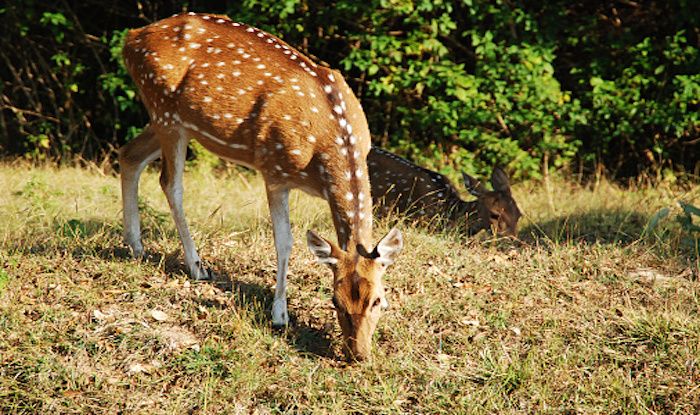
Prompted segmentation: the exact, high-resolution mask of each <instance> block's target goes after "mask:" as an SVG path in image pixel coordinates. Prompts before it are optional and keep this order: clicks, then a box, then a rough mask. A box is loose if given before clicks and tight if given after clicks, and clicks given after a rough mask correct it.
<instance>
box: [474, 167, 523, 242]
mask: <svg viewBox="0 0 700 415" xmlns="http://www.w3.org/2000/svg"><path fill="white" fill-rule="evenodd" d="M462 178H463V179H464V185H465V186H466V188H467V190H468V191H469V193H471V194H472V195H474V196H476V197H477V222H478V223H477V226H476V228H477V230H480V229H487V230H491V231H493V232H495V233H497V234H501V235H507V236H516V235H517V228H518V220H520V216H521V215H522V214H521V213H520V209H518V205H517V203H515V200H514V199H513V196H512V195H511V192H510V183H509V182H508V176H507V175H506V173H505V172H504V171H503V170H501V169H500V168H498V167H496V168H495V169H494V170H493V174H492V175H491V185H492V186H493V191H491V192H489V191H487V190H486V189H484V187H483V186H482V185H481V183H480V182H479V181H478V180H476V179H475V178H473V177H471V176H470V175H468V174H466V173H462Z"/></svg>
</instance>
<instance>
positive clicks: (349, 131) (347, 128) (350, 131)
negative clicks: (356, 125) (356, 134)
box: [345, 123, 352, 134]
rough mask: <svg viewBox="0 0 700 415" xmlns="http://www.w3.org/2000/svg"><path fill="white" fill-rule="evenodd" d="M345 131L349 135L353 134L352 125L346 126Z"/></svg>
mask: <svg viewBox="0 0 700 415" xmlns="http://www.w3.org/2000/svg"><path fill="white" fill-rule="evenodd" d="M345 129H346V130H347V131H348V134H352V125H350V123H348V125H346V126H345Z"/></svg>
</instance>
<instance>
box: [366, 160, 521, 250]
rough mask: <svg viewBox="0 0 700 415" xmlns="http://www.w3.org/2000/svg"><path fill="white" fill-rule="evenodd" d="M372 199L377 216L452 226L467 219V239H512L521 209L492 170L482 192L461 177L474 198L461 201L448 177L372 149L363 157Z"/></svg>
mask: <svg viewBox="0 0 700 415" xmlns="http://www.w3.org/2000/svg"><path fill="white" fill-rule="evenodd" d="M367 164H368V166H369V172H370V183H371V187H372V200H373V202H374V204H375V205H376V206H378V209H377V212H378V213H379V214H380V215H382V216H384V215H387V214H388V213H390V212H392V211H393V212H397V213H401V214H405V215H407V216H409V217H411V219H416V220H419V221H424V222H431V221H435V220H437V221H438V222H439V223H441V224H443V225H445V226H448V227H451V226H457V225H459V224H460V223H463V221H464V220H466V222H467V225H468V229H467V232H468V233H469V234H470V235H472V234H475V233H477V232H479V231H480V230H482V229H494V230H495V231H496V232H498V233H502V234H506V235H511V236H515V235H516V234H517V225H518V220H519V219H520V215H521V214H520V210H519V209H518V205H517V203H516V202H515V200H514V199H513V197H512V195H511V192H510V184H509V183H508V177H507V176H506V175H505V173H503V171H502V170H500V169H495V170H494V175H493V177H492V179H491V180H492V183H494V190H493V191H487V190H485V189H484V188H483V187H482V186H481V184H480V183H479V182H478V181H477V180H476V179H474V178H472V177H470V176H465V185H466V186H467V188H468V189H467V190H469V191H470V192H472V193H473V194H474V195H475V196H476V197H477V198H476V200H474V201H464V200H462V198H461V197H460V195H459V192H458V191H457V189H455V187H454V186H453V185H452V183H451V182H450V180H449V179H447V177H445V176H443V175H441V174H440V173H437V172H434V171H431V170H428V169H425V168H422V167H420V166H418V165H416V164H414V163H411V162H410V161H408V160H406V159H404V158H401V157H399V156H397V155H395V154H392V153H390V152H388V151H386V150H383V149H380V148H377V147H373V148H372V149H371V150H370V152H369V155H368V156H367Z"/></svg>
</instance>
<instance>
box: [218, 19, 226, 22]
mask: <svg viewBox="0 0 700 415" xmlns="http://www.w3.org/2000/svg"><path fill="white" fill-rule="evenodd" d="M225 21H226V20H224V19H216V23H224V22H225Z"/></svg>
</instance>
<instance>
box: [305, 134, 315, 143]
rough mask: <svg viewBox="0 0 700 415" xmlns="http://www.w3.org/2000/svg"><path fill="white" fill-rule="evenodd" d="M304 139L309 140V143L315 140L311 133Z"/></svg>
mask: <svg viewBox="0 0 700 415" xmlns="http://www.w3.org/2000/svg"><path fill="white" fill-rule="evenodd" d="M306 139H307V140H309V143H315V142H316V137H314V136H313V135H309V136H308V137H306Z"/></svg>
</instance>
